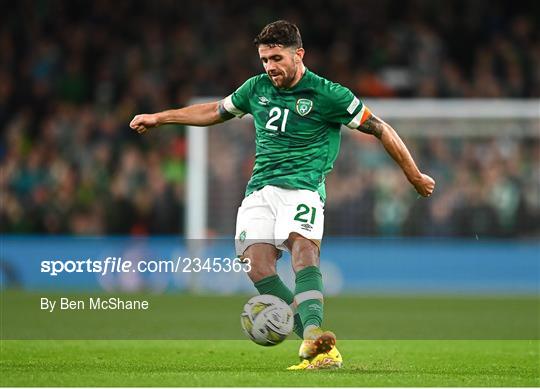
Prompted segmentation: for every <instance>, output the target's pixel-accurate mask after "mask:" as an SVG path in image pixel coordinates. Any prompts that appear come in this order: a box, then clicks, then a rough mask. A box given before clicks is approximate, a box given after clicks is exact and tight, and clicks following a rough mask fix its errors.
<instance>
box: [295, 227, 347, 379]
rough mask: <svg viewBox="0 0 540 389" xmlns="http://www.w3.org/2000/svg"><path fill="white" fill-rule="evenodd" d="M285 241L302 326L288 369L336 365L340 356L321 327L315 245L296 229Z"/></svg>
mask: <svg viewBox="0 0 540 389" xmlns="http://www.w3.org/2000/svg"><path fill="white" fill-rule="evenodd" d="M286 245H287V247H288V248H289V250H290V252H291V257H292V266H293V269H294V272H295V273H296V288H295V297H294V300H295V304H296V305H297V308H296V309H297V312H298V313H299V315H300V318H301V320H302V324H303V326H304V336H303V339H304V340H303V342H302V344H301V346H300V350H299V356H300V360H301V362H300V364H298V365H293V366H291V367H289V370H303V369H335V368H340V367H341V366H342V364H343V359H342V357H341V354H340V353H339V351H338V350H337V348H336V347H335V345H336V336H335V335H334V333H333V332H331V331H323V330H322V329H321V325H322V321H323V302H324V298H323V282H322V274H321V271H320V269H319V264H320V257H319V246H318V245H317V244H316V243H315V242H313V241H312V240H310V239H307V238H305V237H303V236H302V235H300V234H298V233H296V232H292V233H291V234H290V235H289V239H288V240H287V242H286Z"/></svg>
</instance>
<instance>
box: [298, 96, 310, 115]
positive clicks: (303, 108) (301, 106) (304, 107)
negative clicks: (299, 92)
mask: <svg viewBox="0 0 540 389" xmlns="http://www.w3.org/2000/svg"><path fill="white" fill-rule="evenodd" d="M312 108H313V101H311V100H308V99H298V100H296V112H298V114H299V115H301V116H306V115H307V114H308V113H310V112H311V109H312Z"/></svg>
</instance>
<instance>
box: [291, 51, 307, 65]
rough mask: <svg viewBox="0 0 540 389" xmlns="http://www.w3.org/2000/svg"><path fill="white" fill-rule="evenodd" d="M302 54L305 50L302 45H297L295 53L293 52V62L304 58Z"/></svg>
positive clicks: (298, 61)
mask: <svg viewBox="0 0 540 389" xmlns="http://www.w3.org/2000/svg"><path fill="white" fill-rule="evenodd" d="M304 54H305V51H304V49H303V48H302V47H299V48H298V49H296V53H295V56H294V62H295V63H297V64H298V63H300V62H302V60H303V59H304Z"/></svg>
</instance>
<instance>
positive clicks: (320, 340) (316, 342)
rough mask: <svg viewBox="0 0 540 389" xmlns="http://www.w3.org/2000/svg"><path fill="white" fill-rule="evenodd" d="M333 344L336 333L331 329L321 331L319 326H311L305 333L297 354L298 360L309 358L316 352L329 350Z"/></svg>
mask: <svg viewBox="0 0 540 389" xmlns="http://www.w3.org/2000/svg"><path fill="white" fill-rule="evenodd" d="M335 345H336V335H334V333H333V332H332V331H323V330H322V329H321V328H319V327H313V328H312V329H310V330H308V331H307V333H306V334H305V336H304V341H303V342H302V344H301V345H300V350H299V351H298V356H299V357H300V360H303V359H308V360H311V359H313V358H314V357H315V356H316V355H318V354H324V353H327V352H329V351H330V350H331V349H332V347H334V346H335Z"/></svg>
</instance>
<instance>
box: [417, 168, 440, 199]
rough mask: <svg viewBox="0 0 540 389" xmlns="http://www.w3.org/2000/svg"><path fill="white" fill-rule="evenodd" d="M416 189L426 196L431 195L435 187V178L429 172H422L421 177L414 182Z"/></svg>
mask: <svg viewBox="0 0 540 389" xmlns="http://www.w3.org/2000/svg"><path fill="white" fill-rule="evenodd" d="M412 184H413V185H414V188H415V189H416V191H417V192H418V193H419V194H420V195H421V196H424V197H429V196H431V194H432V193H433V190H434V189H435V180H434V179H433V178H431V177H430V176H428V175H427V174H422V175H421V177H420V179H418V180H416V181H414V182H413V183H412Z"/></svg>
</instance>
